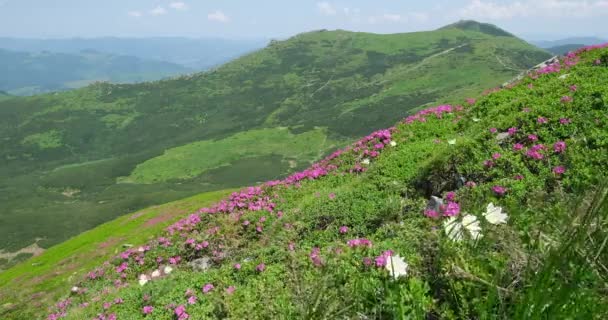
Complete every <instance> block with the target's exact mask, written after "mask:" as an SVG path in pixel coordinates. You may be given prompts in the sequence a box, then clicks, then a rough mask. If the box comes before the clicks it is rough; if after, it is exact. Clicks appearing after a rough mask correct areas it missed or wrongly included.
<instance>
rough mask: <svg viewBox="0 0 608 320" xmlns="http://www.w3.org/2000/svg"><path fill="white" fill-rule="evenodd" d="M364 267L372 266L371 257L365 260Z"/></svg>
mask: <svg viewBox="0 0 608 320" xmlns="http://www.w3.org/2000/svg"><path fill="white" fill-rule="evenodd" d="M363 265H365V266H366V267H369V266H371V265H372V259H371V258H369V257H365V258H363Z"/></svg>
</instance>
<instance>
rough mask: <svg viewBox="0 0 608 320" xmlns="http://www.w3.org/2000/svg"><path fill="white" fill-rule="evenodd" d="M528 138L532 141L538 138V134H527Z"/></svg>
mask: <svg viewBox="0 0 608 320" xmlns="http://www.w3.org/2000/svg"><path fill="white" fill-rule="evenodd" d="M528 140H530V141H532V142H534V141H537V140H538V136H537V135H535V134H529V135H528Z"/></svg>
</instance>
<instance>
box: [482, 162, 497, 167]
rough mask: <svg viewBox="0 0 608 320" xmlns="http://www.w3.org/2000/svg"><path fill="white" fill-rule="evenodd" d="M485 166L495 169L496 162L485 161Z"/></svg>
mask: <svg viewBox="0 0 608 320" xmlns="http://www.w3.org/2000/svg"><path fill="white" fill-rule="evenodd" d="M483 166H484V167H486V168H492V167H494V162H493V161H492V160H484V161H483Z"/></svg>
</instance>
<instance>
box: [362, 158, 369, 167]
mask: <svg viewBox="0 0 608 320" xmlns="http://www.w3.org/2000/svg"><path fill="white" fill-rule="evenodd" d="M361 164H365V165H368V164H369V159H367V158H365V159H363V160H362V161H361Z"/></svg>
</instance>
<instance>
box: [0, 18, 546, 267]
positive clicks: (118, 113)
mask: <svg viewBox="0 0 608 320" xmlns="http://www.w3.org/2000/svg"><path fill="white" fill-rule="evenodd" d="M484 30H485V29H484ZM463 44H466V45H465V46H462V45H463ZM461 46H462V47H461ZM450 49H453V50H450ZM497 57H498V58H500V61H503V63H504V64H505V65H507V66H508V68H507V67H505V66H504V65H502V64H501V63H499V62H498V61H499V60H498V59H497ZM546 57H548V53H546V52H544V51H542V50H539V49H537V48H535V47H533V46H531V45H529V44H527V43H525V42H524V41H522V40H520V39H517V38H514V37H510V36H495V35H492V34H488V33H484V32H479V31H475V30H467V29H466V28H459V27H457V26H456V27H451V28H447V29H442V30H435V31H429V32H419V33H405V34H393V35H377V34H370V33H357V32H348V31H323V32H321V31H318V32H309V33H304V34H301V35H297V36H295V37H293V38H290V39H288V40H285V41H276V42H273V43H272V44H271V45H269V46H268V47H267V48H265V49H263V50H260V51H257V52H254V53H251V54H249V55H247V56H244V57H241V58H239V59H236V60H234V61H232V62H230V63H227V64H225V65H223V66H221V67H218V68H217V69H215V70H213V71H210V72H206V73H199V74H194V75H189V76H183V77H179V78H175V79H169V80H163V81H156V82H147V83H139V84H133V85H126V84H120V85H112V84H108V83H98V84H94V85H91V86H88V87H86V88H82V89H78V90H72V91H68V92H62V93H57V94H46V95H39V96H33V97H25V98H15V99H9V100H5V101H3V102H0V136H2V137H3V138H2V139H0V190H1V192H0V219H1V220H2V221H3V223H2V224H0V250H1V249H4V250H7V251H10V252H16V251H18V250H20V249H22V248H24V247H27V246H28V245H31V244H32V243H34V242H35V239H37V238H41V239H42V240H40V241H39V242H38V244H39V245H40V246H42V247H43V248H48V247H49V246H52V245H54V244H57V243H60V242H61V241H65V240H67V238H69V237H71V236H73V235H76V234H78V233H80V232H83V231H85V230H88V229H90V228H92V227H94V226H96V225H99V224H101V223H103V222H106V221H110V220H111V219H113V218H115V217H117V216H119V215H120V214H122V213H125V212H131V211H134V210H137V209H140V208H145V207H147V206H150V205H154V204H159V203H164V202H168V201H172V200H176V199H180V198H184V197H187V196H190V195H194V194H197V193H200V192H204V191H210V190H219V189H225V188H231V187H236V186H243V185H248V184H253V183H256V182H259V181H265V180H272V179H277V178H280V177H284V176H286V175H288V174H290V173H293V172H294V170H296V169H302V167H303V166H305V165H307V163H308V162H309V161H311V160H318V159H319V157H320V156H322V155H323V150H318V149H316V148H318V147H319V146H321V148H322V149H325V148H329V147H330V146H332V145H334V144H336V145H339V144H342V145H344V144H345V143H346V142H348V141H352V140H353V139H355V138H356V137H358V136H361V135H364V134H367V133H369V132H371V131H373V130H375V129H378V128H382V127H387V126H390V125H392V124H393V123H394V122H395V121H397V120H398V119H401V118H403V117H405V116H406V115H408V114H409V113H411V112H412V111H414V110H417V109H419V108H420V107H421V106H425V105H429V104H433V103H442V102H445V101H448V100H449V101H461V99H462V98H465V97H467V96H468V95H471V94H476V93H479V92H481V91H483V90H484V89H485V88H487V87H491V86H496V85H499V84H500V83H502V82H504V81H506V80H508V79H511V78H512V77H513V76H514V75H516V74H517V73H518V71H519V70H521V69H525V68H527V67H530V66H532V65H535V64H537V63H538V62H540V61H542V60H544V59H545V58H546ZM57 128H61V136H60V137H61V140H60V143H61V146H58V143H57V140H56V139H55V140H49V139H47V140H40V139H41V137H46V135H45V133H48V132H52V130H59V129H57ZM280 128H288V130H289V131H290V132H292V133H293V134H294V135H295V136H294V139H295V138H296V137H314V138H313V140H314V142H312V144H311V145H310V146H309V148H310V150H304V148H303V143H304V141H303V140H298V139H295V140H294V139H290V138H287V137H291V136H290V135H287V136H286V137H276V139H273V140H271V139H259V141H258V143H257V146H256V147H255V148H254V147H248V148H244V149H243V150H240V149H239V150H237V151H236V152H235V151H234V150H231V151H225V149H223V148H224V147H226V146H228V145H239V146H242V145H243V144H242V143H237V141H236V140H234V139H235V137H243V138H245V137H249V138H251V137H254V136H255V135H256V134H257V133H259V132H266V130H269V131H271V132H279V131H280V130H286V129H280ZM321 132H323V136H324V137H325V138H324V139H326V140H325V142H322V140H321ZM26 137H37V138H38V140H39V141H42V142H44V144H43V145H47V146H57V147H56V148H40V147H39V144H36V143H26V144H23V143H21V142H22V141H24V139H26ZM31 139H32V138H30V140H31ZM279 141H280V142H281V144H278V142H279ZM294 141H296V143H295V144H293V145H292V143H293V142H294ZM298 141H299V142H298ZM51 142H52V143H51ZM306 143H308V142H306ZM321 144H324V145H321ZM241 148H242V147H241ZM245 149H246V150H254V149H255V150H254V151H252V152H247V153H246V152H244V150H245ZM296 149H297V150H296ZM205 150H210V152H205ZM257 150H259V151H260V152H258V151H257ZM298 150H304V151H305V152H300V151H298ZM189 154H196V155H197V156H199V155H200V157H201V158H200V159H195V160H192V159H184V160H180V161H171V160H174V159H175V158H171V156H172V155H175V156H186V155H189ZM285 155H287V157H285ZM212 156H213V157H212ZM283 158H285V159H283ZM104 159H107V160H105V161H100V160H104ZM169 159H171V160H169ZM205 161H209V163H203V162H205ZM294 161H295V168H294V167H293V164H294ZM228 163H232V164H233V165H235V166H234V170H230V169H228V167H226V165H227V164H228ZM57 168H62V169H61V170H56V169H57ZM236 170H239V171H236ZM122 177H130V178H131V182H137V183H128V184H127V183H122V182H125V180H124V179H122ZM66 190H68V192H66ZM69 190H78V191H79V192H78V193H77V194H73V193H71V192H69ZM65 194H71V195H72V196H65ZM75 217H78V219H76V218H75ZM24 225H27V226H28V227H27V228H23V227H21V226H24ZM0 264H2V261H0ZM0 267H1V266H0Z"/></svg>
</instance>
